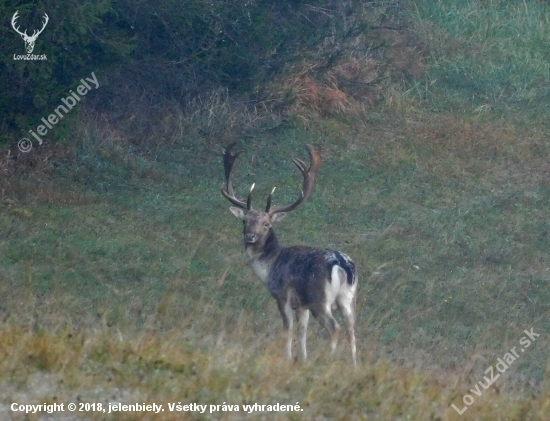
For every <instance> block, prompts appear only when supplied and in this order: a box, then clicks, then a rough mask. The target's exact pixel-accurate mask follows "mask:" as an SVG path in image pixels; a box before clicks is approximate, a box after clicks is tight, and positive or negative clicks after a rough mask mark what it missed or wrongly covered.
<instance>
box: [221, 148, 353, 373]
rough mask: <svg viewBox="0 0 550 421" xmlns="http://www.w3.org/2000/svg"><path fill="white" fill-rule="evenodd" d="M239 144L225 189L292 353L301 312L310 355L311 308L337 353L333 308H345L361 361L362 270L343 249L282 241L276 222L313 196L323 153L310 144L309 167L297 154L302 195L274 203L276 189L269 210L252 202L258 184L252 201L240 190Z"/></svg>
mask: <svg viewBox="0 0 550 421" xmlns="http://www.w3.org/2000/svg"><path fill="white" fill-rule="evenodd" d="M233 146H234V144H232V145H230V146H229V147H228V148H227V149H226V153H225V155H224V163H225V169H226V186H225V188H224V189H222V194H223V195H224V196H225V197H226V198H228V199H229V200H230V201H231V202H232V203H233V204H235V205H236V206H233V207H231V208H230V210H231V212H232V213H233V214H234V215H235V216H236V217H238V218H240V219H241V220H242V221H243V226H244V232H243V236H244V244H245V250H246V254H247V255H248V257H249V259H250V264H251V266H252V269H253V271H254V272H255V274H256V275H257V276H258V278H260V280H261V281H262V282H263V283H264V284H265V285H266V287H267V289H268V291H269V292H270V294H271V296H272V297H273V298H275V300H276V301H277V306H278V309H279V312H280V313H281V316H282V319H283V327H284V330H285V332H286V335H287V344H286V353H287V356H288V357H289V358H291V357H292V328H293V323H294V316H295V315H296V316H297V319H298V322H299V328H300V329H299V341H300V345H301V351H302V357H303V358H304V359H306V358H307V350H306V333H307V325H308V321H309V313H310V312H311V313H312V314H313V316H314V317H315V318H316V319H317V320H318V321H319V323H320V324H321V326H322V327H323V328H325V329H326V330H327V331H328V333H329V334H330V338H331V339H330V347H331V353H332V352H334V350H335V349H336V344H337V341H338V333H339V330H340V327H339V325H338V323H337V322H336V320H335V319H334V317H333V316H332V309H339V310H340V311H341V313H342V315H343V317H344V320H345V323H346V329H347V332H348V338H349V342H350V346H351V352H352V358H353V362H354V363H355V361H356V346H355V334H354V310H355V295H356V291H357V272H356V269H355V265H354V263H353V261H352V260H351V259H350V258H349V257H348V256H347V255H346V254H344V253H342V252H339V251H332V250H323V249H319V248H313V247H305V246H293V247H283V246H281V245H280V244H279V242H278V240H277V236H276V235H275V232H274V230H273V226H272V225H273V224H274V223H275V222H278V221H280V220H281V219H282V218H283V217H284V216H285V215H286V212H289V211H290V210H293V209H295V208H296V207H298V206H299V205H300V204H301V203H303V202H305V200H306V199H307V197H309V195H310V194H311V191H312V188H313V185H314V182H315V175H316V172H317V170H318V167H319V165H320V163H321V160H320V154H319V153H318V152H317V151H316V150H314V149H313V148H311V147H309V151H310V156H311V160H312V165H311V167H310V168H309V169H308V168H307V167H306V165H305V164H304V163H303V162H302V161H299V160H295V163H296V165H297V166H298V168H299V169H300V171H302V174H303V175H304V185H303V187H304V188H303V190H302V194H301V196H300V198H299V199H298V201H297V202H295V203H294V204H292V205H290V206H287V207H281V208H274V209H271V199H272V195H273V192H272V193H271V195H270V196H269V198H268V205H267V207H266V211H265V212H262V211H257V210H254V209H252V207H251V206H250V203H251V194H252V189H251V191H250V193H249V196H248V200H247V202H246V204H245V202H244V201H240V200H239V199H237V198H236V197H235V195H234V192H233V187H232V185H231V170H232V166H233V163H234V161H235V159H236V157H237V156H238V155H239V153H240V152H239V153H236V154H234V155H233V154H232V153H231V148H232V147H233ZM253 187H254V186H252V188H253Z"/></svg>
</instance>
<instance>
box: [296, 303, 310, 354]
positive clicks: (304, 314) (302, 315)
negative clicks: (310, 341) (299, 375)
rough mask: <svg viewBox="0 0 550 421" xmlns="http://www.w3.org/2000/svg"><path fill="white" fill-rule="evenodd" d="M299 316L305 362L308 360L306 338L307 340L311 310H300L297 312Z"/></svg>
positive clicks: (301, 344) (301, 345)
mask: <svg viewBox="0 0 550 421" xmlns="http://www.w3.org/2000/svg"><path fill="white" fill-rule="evenodd" d="M297 314H298V327H299V331H298V332H299V333H298V336H299V339H300V347H301V349H302V358H303V359H304V361H305V360H306V359H307V349H306V338H307V324H308V322H309V310H308V309H307V308H300V309H298V310H297Z"/></svg>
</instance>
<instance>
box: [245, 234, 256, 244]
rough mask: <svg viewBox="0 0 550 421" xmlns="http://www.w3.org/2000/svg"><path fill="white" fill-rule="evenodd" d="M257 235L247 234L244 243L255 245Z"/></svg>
mask: <svg viewBox="0 0 550 421" xmlns="http://www.w3.org/2000/svg"><path fill="white" fill-rule="evenodd" d="M256 238H257V237H256V234H245V235H244V241H245V242H247V243H255V242H256Z"/></svg>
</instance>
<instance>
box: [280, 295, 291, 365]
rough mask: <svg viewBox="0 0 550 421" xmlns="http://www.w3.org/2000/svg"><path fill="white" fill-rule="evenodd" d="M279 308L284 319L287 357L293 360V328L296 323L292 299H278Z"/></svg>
mask: <svg viewBox="0 0 550 421" xmlns="http://www.w3.org/2000/svg"><path fill="white" fill-rule="evenodd" d="M277 307H278V308H279V312H280V313H281V317H282V318H283V329H284V333H285V336H286V355H287V357H288V359H292V326H293V323H294V312H293V310H292V307H291V306H290V299H288V298H287V299H285V300H281V299H278V300H277Z"/></svg>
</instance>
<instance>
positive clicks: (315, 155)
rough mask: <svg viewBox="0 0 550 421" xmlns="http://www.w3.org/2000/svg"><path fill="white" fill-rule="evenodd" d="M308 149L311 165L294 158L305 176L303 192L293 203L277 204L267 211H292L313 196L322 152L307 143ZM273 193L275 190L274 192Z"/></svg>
mask: <svg viewBox="0 0 550 421" xmlns="http://www.w3.org/2000/svg"><path fill="white" fill-rule="evenodd" d="M306 146H307V150H308V152H309V160H310V165H309V167H308V166H307V164H306V163H305V162H304V161H302V160H301V159H298V158H293V159H292V160H293V161H294V164H295V165H296V166H297V167H298V169H299V170H300V172H301V173H302V176H303V177H304V181H303V183H302V192H301V194H300V197H299V198H298V200H296V201H295V202H294V203H293V204H291V205H289V206H277V207H275V208H273V209H272V210H269V211H266V212H269V213H270V214H274V213H277V212H290V211H291V210H294V209H296V208H297V207H298V206H300V205H301V204H303V203H305V201H306V200H307V199H308V198H309V196H311V193H312V192H313V186H314V185H315V179H316V178H317V172H318V171H319V167H320V166H321V161H322V159H321V153H320V152H319V151H318V150H317V149H315V148H313V146H311V145H306ZM272 194H273V192H272ZM270 199H271V195H270V198H269V199H268V203H269V205H271V200H270Z"/></svg>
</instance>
